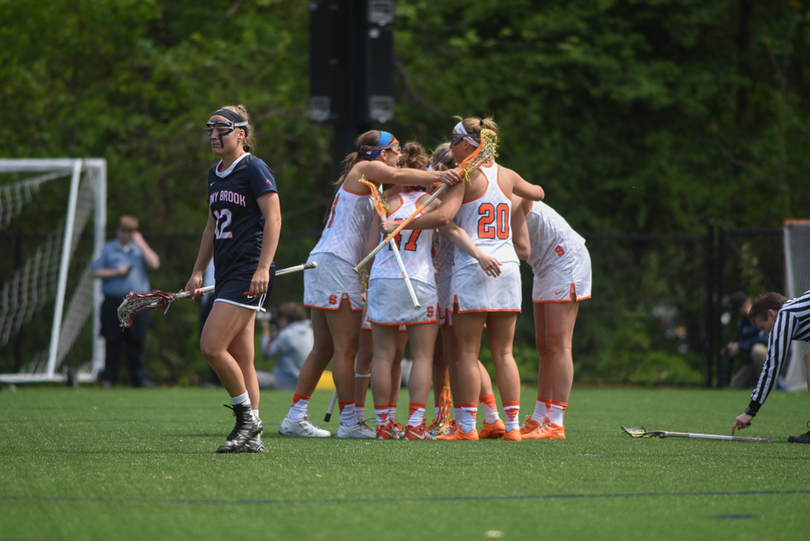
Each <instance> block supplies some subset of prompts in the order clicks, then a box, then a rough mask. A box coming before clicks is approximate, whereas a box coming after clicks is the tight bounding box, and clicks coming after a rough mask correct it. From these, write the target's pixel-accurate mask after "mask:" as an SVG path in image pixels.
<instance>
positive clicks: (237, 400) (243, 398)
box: [231, 391, 250, 406]
mask: <svg viewBox="0 0 810 541" xmlns="http://www.w3.org/2000/svg"><path fill="white" fill-rule="evenodd" d="M245 402H247V403H248V404H249V403H250V397H249V396H248V392H247V391H245V392H244V393H242V394H240V395H239V396H232V397H231V404H232V405H234V406H236V405H237V404H244V403H245Z"/></svg>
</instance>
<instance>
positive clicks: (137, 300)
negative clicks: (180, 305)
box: [118, 290, 177, 329]
mask: <svg viewBox="0 0 810 541" xmlns="http://www.w3.org/2000/svg"><path fill="white" fill-rule="evenodd" d="M176 298H177V295H176V294H175V293H166V292H165V291H158V290H155V291H147V292H146V293H135V292H134V291H133V292H130V294H129V295H127V296H126V298H124V301H123V302H122V303H121V304H120V305H119V306H118V321H119V322H120V323H121V328H122V329H125V328H128V327H131V326H132V323H133V322H134V321H135V316H137V315H138V314H140V313H141V312H143V311H144V310H151V309H153V308H168V307H169V305H170V304H171V303H172V301H174V300H175V299H176Z"/></svg>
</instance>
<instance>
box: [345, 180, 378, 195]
mask: <svg viewBox="0 0 810 541" xmlns="http://www.w3.org/2000/svg"><path fill="white" fill-rule="evenodd" d="M344 184H345V182H344V183H343V184H341V185H340V187H341V188H342V189H343V190H344V191H345V192H347V193H350V194H352V195H356V196H359V197H363V196H364V195H371V192H368V193H357V192H353V191H351V190H349V189H348V188H346V186H344Z"/></svg>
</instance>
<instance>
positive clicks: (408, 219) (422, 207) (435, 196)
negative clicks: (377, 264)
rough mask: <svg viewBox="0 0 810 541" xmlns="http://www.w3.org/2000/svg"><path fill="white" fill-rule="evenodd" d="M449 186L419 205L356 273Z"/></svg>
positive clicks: (356, 269)
mask: <svg viewBox="0 0 810 541" xmlns="http://www.w3.org/2000/svg"><path fill="white" fill-rule="evenodd" d="M447 186H449V185H448V184H442V185H441V186H439V189H438V190H436V191H435V192H433V195H431V196H430V197H428V199H427V201H425V202H424V203H422V204H421V205H419V206H418V207H417V208H416V210H415V211H413V214H411V215H410V216H408V217H407V218H405V219H404V220H402V221H401V222H400V223H399V225H398V226H397V228H396V229H394V230H393V231H392V232H391V233H389V234H388V236H387V237H385V239H383V241H382V242H381V243H379V244H378V245H377V247H376V248H374V249H373V250H372V251H371V253H369V254H368V255H367V256H366V257H364V258H363V260H362V261H361V262H360V263H358V264H357V266H356V267H354V272H358V273H359V272H360V269H362V268H363V267H364V266H365V265H366V263H368V262H369V261H371V258H373V257H374V256H375V255H377V254H378V253H379V252H380V250H382V249H383V248H384V247H385V245H386V244H388V243H389V242H391V239H393V238H394V237H396V236H397V234H398V233H399V232H400V231H402V230H403V229H405V226H406V225H408V224H409V223H411V222H412V221H413V220H414V218H416V217H417V216H419V214H420V213H421V212H422V211H423V210H425V207H427V206H428V205H430V204H431V203H433V201H434V200H435V199H436V198H437V197H439V195H440V194H442V193H443V192H444V190H445V189H447Z"/></svg>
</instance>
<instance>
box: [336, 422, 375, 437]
mask: <svg viewBox="0 0 810 541" xmlns="http://www.w3.org/2000/svg"><path fill="white" fill-rule="evenodd" d="M374 436H376V433H375V432H374V431H372V430H371V429H369V427H368V426H366V425H365V424H360V423H357V424H356V425H352V426H349V425H347V424H345V423H340V426H339V427H338V431H337V434H336V435H335V437H336V438H348V439H374Z"/></svg>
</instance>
